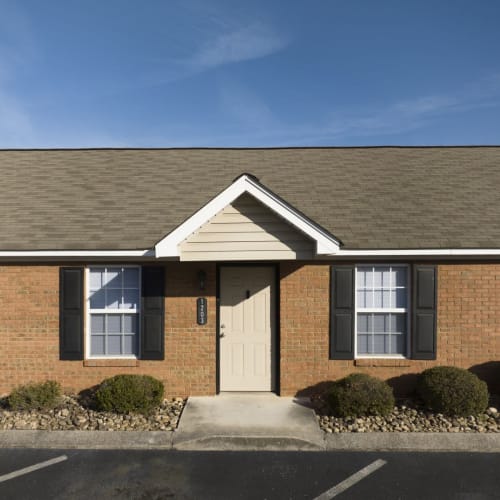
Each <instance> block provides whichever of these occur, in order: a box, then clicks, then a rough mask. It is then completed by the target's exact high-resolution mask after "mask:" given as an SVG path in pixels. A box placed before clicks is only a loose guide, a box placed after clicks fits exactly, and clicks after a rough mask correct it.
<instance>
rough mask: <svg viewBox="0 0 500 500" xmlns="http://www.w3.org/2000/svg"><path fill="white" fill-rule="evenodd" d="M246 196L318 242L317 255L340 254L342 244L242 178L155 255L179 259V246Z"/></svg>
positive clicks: (165, 240)
mask: <svg viewBox="0 0 500 500" xmlns="http://www.w3.org/2000/svg"><path fill="white" fill-rule="evenodd" d="M243 193H249V194H251V195H252V196H253V197H255V198H256V199H257V200H259V201H260V202H261V203H262V204H264V205H265V206H267V207H268V208H269V209H270V210H272V211H273V212H275V213H276V214H278V215H280V216H281V217H283V219H285V220H286V221H287V222H288V223H290V224H291V225H292V226H294V227H295V228H296V229H298V230H299V231H301V232H302V233H304V234H305V235H306V236H309V237H310V238H311V239H312V240H314V241H315V242H316V254H317V255H331V254H335V253H337V252H338V250H339V244H340V243H339V241H338V240H336V239H335V238H333V237H332V236H331V235H329V234H328V233H327V232H326V231H324V230H323V229H321V228H320V227H319V226H317V225H316V224H314V223H313V222H311V221H310V220H309V219H307V218H306V217H304V216H303V215H302V214H300V213H299V212H297V211H296V210H295V209H293V208H292V207H291V206H290V205H288V204H287V203H285V202H284V201H283V200H281V199H280V198H279V197H277V196H276V195H275V194H274V193H272V192H271V191H269V190H268V189H266V188H265V187H264V186H263V185H262V184H260V183H258V182H256V181H255V180H253V179H252V178H251V177H250V176H248V175H242V176H241V177H239V178H238V179H236V180H235V181H234V182H233V183H232V184H231V185H230V186H228V187H227V188H226V189H225V190H224V191H222V193H220V194H218V195H217V196H216V197H215V198H213V199H212V200H211V201H209V202H208V203H207V204H206V205H204V206H203V207H202V208H200V209H199V210H198V211H197V212H196V213H195V214H194V215H192V216H191V217H190V218H189V219H187V220H186V221H185V222H183V223H182V224H181V225H180V226H178V227H177V228H176V229H175V230H174V231H172V232H171V233H170V234H169V235H167V236H166V237H165V238H163V239H162V240H161V241H159V242H158V243H157V244H156V246H155V254H156V257H157V258H160V257H178V256H179V244H180V243H181V242H183V241H184V240H185V239H186V238H187V237H188V236H190V235H191V234H192V233H194V232H195V231H196V230H197V229H198V228H200V227H201V226H203V225H204V224H205V223H207V222H208V221H209V220H210V219H211V218H212V217H214V216H215V215H216V214H218V213H219V212H220V211H221V210H223V209H224V208H225V207H227V206H228V205H229V204H231V203H232V202H233V201H234V200H236V198H238V197H239V196H241V195H242V194H243Z"/></svg>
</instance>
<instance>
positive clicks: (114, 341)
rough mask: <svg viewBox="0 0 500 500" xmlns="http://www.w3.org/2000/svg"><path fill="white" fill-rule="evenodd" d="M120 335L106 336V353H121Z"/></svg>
mask: <svg viewBox="0 0 500 500" xmlns="http://www.w3.org/2000/svg"><path fill="white" fill-rule="evenodd" d="M121 344H122V337H121V335H109V336H108V354H121V353H122V348H121Z"/></svg>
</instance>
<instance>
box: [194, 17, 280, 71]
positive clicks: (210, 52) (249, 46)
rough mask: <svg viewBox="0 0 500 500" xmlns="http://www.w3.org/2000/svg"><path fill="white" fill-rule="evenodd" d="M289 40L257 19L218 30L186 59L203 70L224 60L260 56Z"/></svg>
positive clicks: (232, 60) (264, 55) (233, 60)
mask: <svg viewBox="0 0 500 500" xmlns="http://www.w3.org/2000/svg"><path fill="white" fill-rule="evenodd" d="M288 43H289V40H288V39H287V38H286V37H284V36H282V35H280V34H278V33H276V32H275V31H274V30H272V29H271V28H270V27H269V26H266V25H265V24H263V23H260V22H257V23H253V24H250V25H247V26H242V27H239V28H238V29H236V30H233V31H229V32H225V33H220V34H217V35H216V36H215V37H214V38H213V39H211V40H208V41H206V42H205V43H203V44H202V45H201V47H200V48H199V49H198V50H197V51H196V52H195V53H194V54H193V55H192V56H191V57H190V58H189V59H188V60H187V61H186V63H187V66H188V67H189V68H191V69H193V70H196V71H203V70H206V69H210V68H215V67H217V66H222V65H224V64H232V63H238V62H242V61H249V60H251V59H260V58H262V57H266V56H269V55H271V54H274V53H276V52H278V51H280V50H282V49H284V48H285V47H286V46H287V45H288Z"/></svg>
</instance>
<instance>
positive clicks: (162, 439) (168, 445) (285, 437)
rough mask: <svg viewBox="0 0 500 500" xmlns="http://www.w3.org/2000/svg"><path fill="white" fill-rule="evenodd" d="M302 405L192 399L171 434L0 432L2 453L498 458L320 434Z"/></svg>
mask: <svg viewBox="0 0 500 500" xmlns="http://www.w3.org/2000/svg"><path fill="white" fill-rule="evenodd" d="M307 403H308V401H307V400H299V399H293V398H285V397H278V396H276V395H274V394H269V393H257V394H248V393H247V394H235V393H228V394H220V395H218V396H207V397H190V398H189V400H188V402H187V404H186V406H185V408H184V411H183V413H182V416H181V419H180V423H179V427H178V429H177V430H176V431H175V432H169V431H114V432H111V431H39V430H33V431H28V430H7V431H0V448H38V449H42V448H52V449H131V450H132V449H137V450H138V449H142V450H147V449H157V450H158V449H164V450H170V449H174V450H199V451H205V450H221V451H225V450H235V451H236V450H278V451H292V450H295V451H297V450H304V451H306V450H310V451H315V450H326V451H340V450H342V451H436V452H438V451H439V452H443V451H461V452H463V451H470V452H489V453H492V452H493V453H499V452H500V433H496V434H494V433H486V434H478V433H461V432H458V433H445V432H443V433H424V432H418V433H417V432H414V433H412V432H407V433H403V432H367V433H340V434H325V433H324V432H323V431H321V430H320V428H319V425H318V423H317V421H316V417H315V415H314V412H313V410H312V409H310V408H309V407H308V406H307Z"/></svg>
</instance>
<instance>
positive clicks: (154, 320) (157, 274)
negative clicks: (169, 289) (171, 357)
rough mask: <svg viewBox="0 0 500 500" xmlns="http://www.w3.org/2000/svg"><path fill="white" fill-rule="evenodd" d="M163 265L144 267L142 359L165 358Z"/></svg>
mask: <svg viewBox="0 0 500 500" xmlns="http://www.w3.org/2000/svg"><path fill="white" fill-rule="evenodd" d="M164 275H165V269H164V268H163V267H158V266H156V267H143V268H142V300H141V321H142V328H141V359H156V360H161V359H165V338H164V308H165V306H164V302H165V301H164V293H163V292H164V286H165V283H164Z"/></svg>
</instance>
